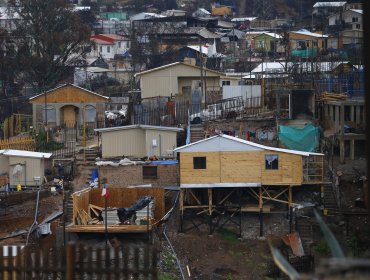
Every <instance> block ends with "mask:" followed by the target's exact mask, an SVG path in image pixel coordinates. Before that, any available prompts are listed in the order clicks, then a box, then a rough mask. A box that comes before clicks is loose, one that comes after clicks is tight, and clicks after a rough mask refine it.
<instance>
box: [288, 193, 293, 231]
mask: <svg viewBox="0 0 370 280" xmlns="http://www.w3.org/2000/svg"><path fill="white" fill-rule="evenodd" d="M292 191H293V190H292V186H289V194H288V207H289V233H292V230H293V228H292V224H293V207H292V202H293V201H292V198H293V195H292Z"/></svg>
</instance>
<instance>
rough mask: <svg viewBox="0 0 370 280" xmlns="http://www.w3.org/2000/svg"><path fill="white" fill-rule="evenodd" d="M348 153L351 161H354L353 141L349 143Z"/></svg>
mask: <svg viewBox="0 0 370 280" xmlns="http://www.w3.org/2000/svg"><path fill="white" fill-rule="evenodd" d="M349 153H350V158H351V160H354V159H355V139H351V140H350V141H349Z"/></svg>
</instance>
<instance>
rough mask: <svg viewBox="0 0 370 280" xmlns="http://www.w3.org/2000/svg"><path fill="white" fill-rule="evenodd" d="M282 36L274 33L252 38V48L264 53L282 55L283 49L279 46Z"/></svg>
mask: <svg viewBox="0 0 370 280" xmlns="http://www.w3.org/2000/svg"><path fill="white" fill-rule="evenodd" d="M281 39H282V36H280V35H279V34H276V33H270V32H265V33H262V34H260V35H257V36H255V37H254V38H253V45H254V46H253V47H254V49H256V50H260V51H264V52H276V53H283V52H284V47H283V46H282V45H281V44H280V41H281Z"/></svg>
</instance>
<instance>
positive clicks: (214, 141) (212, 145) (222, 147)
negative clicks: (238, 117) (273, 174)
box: [174, 134, 323, 156]
mask: <svg viewBox="0 0 370 280" xmlns="http://www.w3.org/2000/svg"><path fill="white" fill-rule="evenodd" d="M258 150H266V151H272V152H280V153H287V154H294V155H301V156H310V155H323V154H319V153H309V152H302V151H296V150H289V149H281V148H275V147H269V146H264V145H261V144H257V143H254V142H251V141H247V140H243V139H240V138H237V137H233V136H229V135H225V134H219V135H215V136H212V137H210V138H206V139H203V140H200V141H198V142H194V143H190V144H188V145H185V146H181V147H178V148H176V149H174V151H175V152H223V151H227V152H233V151H235V152H240V151H258Z"/></svg>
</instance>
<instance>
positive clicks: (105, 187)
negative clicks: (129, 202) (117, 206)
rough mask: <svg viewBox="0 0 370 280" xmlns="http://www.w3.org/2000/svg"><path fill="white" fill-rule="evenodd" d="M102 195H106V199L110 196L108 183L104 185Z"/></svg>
mask: <svg viewBox="0 0 370 280" xmlns="http://www.w3.org/2000/svg"><path fill="white" fill-rule="evenodd" d="M101 196H105V198H106V199H108V198H109V191H108V188H107V185H106V184H104V185H103V189H102V191H101Z"/></svg>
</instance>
